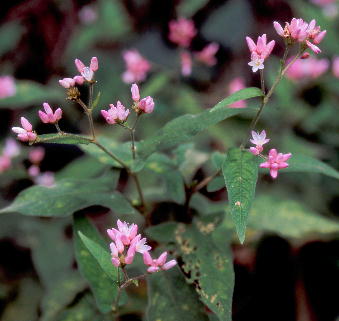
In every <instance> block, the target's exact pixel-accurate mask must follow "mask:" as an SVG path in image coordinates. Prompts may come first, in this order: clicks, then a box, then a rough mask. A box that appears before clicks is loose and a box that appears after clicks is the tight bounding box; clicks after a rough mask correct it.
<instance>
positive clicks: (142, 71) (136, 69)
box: [122, 49, 151, 84]
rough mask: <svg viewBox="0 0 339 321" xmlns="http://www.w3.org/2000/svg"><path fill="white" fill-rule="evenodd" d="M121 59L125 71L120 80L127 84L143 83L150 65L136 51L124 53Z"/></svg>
mask: <svg viewBox="0 0 339 321" xmlns="http://www.w3.org/2000/svg"><path fill="white" fill-rule="evenodd" d="M123 58H124V61H125V64H126V71H125V72H124V73H123V74H122V80H123V81H124V82H125V83H127V84H131V83H134V82H140V81H144V80H145V79H146V77H147V73H148V72H149V70H150V69H151V64H150V63H149V62H148V60H146V59H145V58H144V57H143V56H142V55H141V54H140V53H139V51H137V50H136V49H131V50H126V51H124V52H123Z"/></svg>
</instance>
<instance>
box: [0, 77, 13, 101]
mask: <svg viewBox="0 0 339 321" xmlns="http://www.w3.org/2000/svg"><path fill="white" fill-rule="evenodd" d="M15 93H16V86H15V82H14V78H13V77H11V76H2V77H0V99H2V98H7V97H11V96H14V95H15Z"/></svg>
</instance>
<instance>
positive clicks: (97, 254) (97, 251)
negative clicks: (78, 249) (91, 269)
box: [77, 231, 119, 286]
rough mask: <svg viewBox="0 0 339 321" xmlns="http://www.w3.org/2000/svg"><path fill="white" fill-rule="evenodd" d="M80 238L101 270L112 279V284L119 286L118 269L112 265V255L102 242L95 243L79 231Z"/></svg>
mask: <svg viewBox="0 0 339 321" xmlns="http://www.w3.org/2000/svg"><path fill="white" fill-rule="evenodd" d="M77 233H78V234H79V237H80V239H81V241H82V242H83V244H84V245H85V247H86V248H87V249H88V251H89V252H90V253H91V254H92V256H93V257H94V258H95V260H96V261H97V262H98V264H99V266H100V268H101V270H102V272H103V273H105V274H106V275H107V276H108V277H109V278H110V279H111V282H112V281H113V283H114V284H115V285H116V286H118V282H119V275H118V269H117V268H116V267H115V266H114V265H113V264H112V262H111V255H110V253H109V252H108V250H107V249H106V248H105V247H104V246H102V242H101V241H99V242H100V243H101V244H100V243H98V241H93V240H92V239H90V238H88V237H87V236H86V235H85V234H83V233H82V232H81V231H77Z"/></svg>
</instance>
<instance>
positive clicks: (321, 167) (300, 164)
mask: <svg viewBox="0 0 339 321" xmlns="http://www.w3.org/2000/svg"><path fill="white" fill-rule="evenodd" d="M288 164H289V166H288V168H286V169H284V170H282V171H281V173H283V172H310V173H319V174H324V175H326V176H329V177H333V178H336V179H339V172H338V171H337V170H335V169H334V168H332V167H331V166H329V165H327V164H325V163H324V162H322V161H320V160H318V159H316V158H313V157H310V156H306V155H300V154H296V153H293V155H292V157H291V158H290V159H289V160H288Z"/></svg>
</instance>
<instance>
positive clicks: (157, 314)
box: [147, 267, 208, 321]
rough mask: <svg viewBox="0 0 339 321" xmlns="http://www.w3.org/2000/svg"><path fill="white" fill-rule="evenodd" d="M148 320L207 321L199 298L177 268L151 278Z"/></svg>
mask: <svg viewBox="0 0 339 321" xmlns="http://www.w3.org/2000/svg"><path fill="white" fill-rule="evenodd" d="M148 296H149V300H148V307H147V320H150V321H151V320H152V321H153V320H154V321H155V320H159V321H160V320H161V321H178V320H185V321H207V320H208V318H207V316H206V315H205V314H203V312H202V306H201V305H200V304H199V301H198V297H197V295H196V293H195V292H194V289H193V288H192V287H190V286H189V285H188V284H187V283H186V282H185V278H184V276H183V275H182V273H181V272H180V270H179V269H178V268H177V267H174V268H172V269H170V270H168V271H164V272H159V273H155V274H153V275H150V276H149V282H148Z"/></svg>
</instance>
